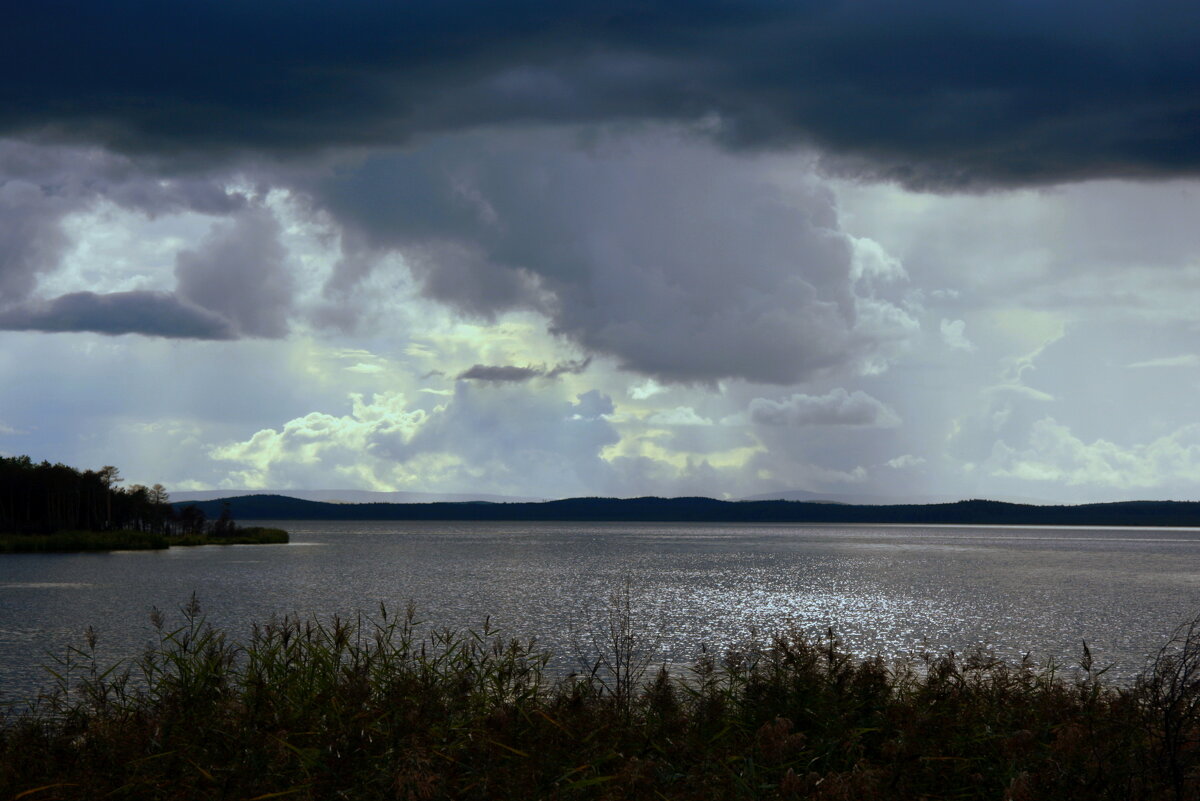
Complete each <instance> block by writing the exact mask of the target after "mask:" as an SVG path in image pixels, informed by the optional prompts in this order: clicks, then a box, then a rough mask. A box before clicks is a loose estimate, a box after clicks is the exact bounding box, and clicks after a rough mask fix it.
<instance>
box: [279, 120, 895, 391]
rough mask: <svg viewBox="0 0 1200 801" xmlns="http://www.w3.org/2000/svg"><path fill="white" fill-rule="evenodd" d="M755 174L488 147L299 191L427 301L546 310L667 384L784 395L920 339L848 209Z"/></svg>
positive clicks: (671, 146) (679, 144) (738, 162)
mask: <svg viewBox="0 0 1200 801" xmlns="http://www.w3.org/2000/svg"><path fill="white" fill-rule="evenodd" d="M748 164H749V163H748V162H747V161H745V160H743V159H737V158H732V157H730V156H728V155H725V154H722V153H720V152H716V151H714V150H713V149H712V148H710V147H706V146H701V145H698V144H697V143H696V142H695V141H693V140H690V139H688V138H687V137H675V136H671V135H668V134H662V133H660V134H653V133H645V134H643V135H641V136H638V137H633V138H629V137H618V138H616V139H614V140H612V141H607V140H605V141H600V140H598V141H596V142H593V143H592V144H591V145H590V146H589V147H587V148H581V147H579V146H578V143H577V142H576V141H575V140H573V139H572V138H571V137H570V136H569V135H565V134H560V133H556V132H546V131H540V132H532V131H525V132H522V133H519V134H518V133H495V132H489V133H487V134H469V135H460V136H455V137H443V138H441V139H440V140H438V141H436V142H433V143H430V144H429V145H428V146H426V147H423V148H420V149H415V150H411V151H406V152H404V153H381V154H377V155H374V156H371V157H369V158H367V159H366V160H365V161H363V162H362V163H360V164H356V165H349V166H347V167H346V168H345V169H342V170H339V171H337V172H335V173H331V174H329V175H328V176H322V177H321V178H319V179H318V180H315V181H313V182H311V183H309V184H307V185H301V186H299V188H300V189H301V191H304V192H305V193H307V194H308V196H309V197H311V199H312V201H313V203H314V204H315V205H316V206H317V207H319V208H320V209H321V210H322V211H323V212H326V213H328V214H329V215H330V216H331V217H332V218H333V219H334V220H336V221H337V222H338V223H340V224H341V226H343V227H344V229H345V230H346V231H347V232H348V233H349V235H348V236H346V237H344V238H343V240H342V242H343V247H345V246H346V243H348V242H349V243H355V244H354V245H353V246H352V247H356V248H367V249H374V250H376V251H378V252H380V253H386V252H392V251H396V252H399V253H401V254H402V255H403V256H404V260H405V262H406V263H407V264H409V265H410V266H411V267H412V269H413V273H414V274H415V275H416V277H417V279H418V280H419V281H420V282H421V284H422V289H423V291H424V293H425V294H426V295H427V296H429V297H432V298H435V299H437V300H440V301H443V302H446V303H449V304H451V305H453V306H455V307H457V308H459V309H462V310H464V311H468V312H471V313H473V314H477V315H482V316H485V317H486V316H491V315H494V314H496V313H499V312H502V311H505V310H509V309H514V308H533V309H536V310H538V311H540V312H542V313H543V314H545V315H546V316H547V317H548V319H549V321H550V329H551V331H552V332H553V333H555V334H559V335H562V336H564V337H566V338H569V339H571V340H572V341H574V342H575V343H577V344H578V345H579V346H580V347H582V348H583V349H584V350H585V351H587V352H588V353H592V354H609V355H612V356H614V357H616V358H617V359H618V363H619V364H620V366H621V367H622V368H625V369H629V370H633V371H636V372H640V373H643V374H646V375H652V376H656V377H660V378H663V379H665V380H669V381H677V382H706V383H711V382H714V381H718V380H720V379H723V378H747V379H750V380H754V381H760V382H767V383H775V384H786V383H791V382H794V381H799V380H804V379H807V378H811V377H813V376H815V375H819V374H825V373H834V372H841V371H851V372H852V371H856V370H859V369H861V368H863V367H864V366H866V365H868V364H869V363H873V362H875V361H876V360H877V359H878V358H880V357H881V356H885V355H886V354H887V353H888V352H889V351H890V350H891V349H892V348H893V346H894V345H895V344H896V343H897V342H900V341H902V340H905V339H907V338H908V337H909V336H910V335H911V334H912V333H913V331H914V330H915V325H916V323H915V321H914V320H913V319H912V318H911V317H910V316H909V315H908V314H907V313H906V312H905V311H903V310H902V309H901V308H900V307H898V306H897V305H895V303H894V302H892V301H893V300H894V298H891V299H889V298H888V297H887V296H886V294H882V293H886V292H887V291H889V290H888V289H887V288H886V287H884V286H882V285H885V284H888V283H889V282H888V280H885V279H884V278H882V277H881V280H880V281H879V282H873V281H866V282H860V281H859V277H858V275H857V272H856V264H857V263H858V261H859V259H858V255H857V249H856V248H857V246H856V244H855V242H854V240H853V239H852V238H851V237H849V236H847V235H846V234H845V232H843V231H842V230H841V229H840V225H839V221H838V213H837V208H836V206H835V204H834V199H833V196H832V194H831V193H830V192H828V191H827V190H823V189H820V188H818V187H814V186H809V187H805V188H802V189H797V190H795V191H794V192H787V193H785V192H784V191H782V190H780V189H779V187H777V186H775V185H774V184H772V183H771V181H770V180H769V177H767V176H764V174H762V173H760V172H758V171H756V170H754V169H747V167H748ZM364 261H365V260H364V259H363V258H362V256H361V253H358V252H355V251H352V252H351V253H349V254H348V255H347V257H346V258H345V259H344V263H354V264H363V263H364ZM896 272H897V273H899V275H897V276H892V278H902V277H903V275H902V271H900V270H897V271H896ZM334 280H340V278H339V277H338V276H335V279H334ZM874 283H879V284H880V285H881V286H880V288H879V289H878V292H877V290H876V289H875V288H874V287H873V286H869V285H867V284H874ZM496 287H500V288H501V289H500V290H494V291H493V288H496ZM339 291H342V290H341V289H339ZM518 377H520V378H528V377H532V374H528V373H522V374H520V376H517V375H511V376H510V380H515V379H516V378H518Z"/></svg>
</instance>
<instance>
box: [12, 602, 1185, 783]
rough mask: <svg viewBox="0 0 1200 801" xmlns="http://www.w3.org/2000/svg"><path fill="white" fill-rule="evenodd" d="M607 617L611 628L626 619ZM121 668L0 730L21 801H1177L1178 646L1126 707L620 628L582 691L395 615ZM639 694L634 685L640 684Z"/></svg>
mask: <svg viewBox="0 0 1200 801" xmlns="http://www.w3.org/2000/svg"><path fill="white" fill-rule="evenodd" d="M626 608H627V607H626ZM156 624H157V625H159V627H160V631H161V634H162V636H161V642H160V644H159V646H157V647H156V648H154V649H151V650H149V651H148V652H147V653H146V654H145V655H144V656H143V657H142V658H141V659H140V660H139V661H138V662H137V663H136V664H135V665H134V666H132V668H131V669H129V670H125V671H117V670H107V671H106V670H102V669H101V668H100V666H98V665H97V664H96V663H95V656H94V655H95V639H94V637H92V636H90V635H89V642H88V645H87V646H86V647H85V648H83V649H80V650H74V651H72V652H71V653H69V654H68V656H67V657H66V658H64V659H62V660H61V661H60V663H59V664H58V665H57V666H56V668H55V671H54V674H53V675H54V677H55V680H56V686H55V687H54V688H53V689H52V691H50V692H48V693H46V694H44V695H43V696H42V697H40V699H38V701H37V702H36V703H35V704H34V705H33V706H32V708H27V709H25V710H24V711H22V712H13V713H10V714H9V716H8V717H7V719H6V720H5V721H4V724H3V726H2V727H0V797H2V798H29V799H75V798H88V799H91V798H96V799H99V798H137V799H143V798H146V799H156V798H163V799H167V798H170V799H202V798H203V799H211V798H246V799H253V798H257V799H266V798H274V797H281V798H282V797H288V798H294V799H334V798H353V799H397V798H399V799H451V798H453V799H474V798H478V799H507V798H512V799H520V800H521V801H528V799H541V798H546V799H559V798H561V799H575V798H581V799H582V798H588V799H592V798H595V799H663V798H666V799H736V798H806V799H807V798H811V799H951V798H954V799H963V798H967V799H1011V801H1026V800H1029V799H1079V798H1089V799H1091V798H1099V799H1104V798H1110V799H1123V800H1124V799H1174V800H1175V801H1178V800H1179V799H1187V798H1196V797H1197V794H1198V793H1200V751H1198V748H1197V746H1198V743H1197V733H1198V723H1200V709H1198V706H1200V624H1197V623H1193V624H1192V625H1191V626H1189V627H1185V628H1184V629H1182V630H1181V631H1180V633H1179V635H1178V636H1177V637H1176V638H1175V639H1173V640H1172V642H1171V643H1170V644H1169V645H1168V646H1166V647H1165V648H1164V649H1163V651H1162V652H1161V653H1160V654H1159V656H1158V658H1157V659H1155V660H1154V662H1153V663H1152V664H1151V665H1150V666H1149V667H1148V668H1147V670H1146V672H1145V674H1144V675H1143V676H1142V677H1141V678H1140V679H1139V680H1138V681H1136V682H1135V683H1134V684H1132V685H1131V686H1126V687H1121V686H1112V685H1109V684H1107V683H1105V682H1103V681H1102V677H1101V676H1100V675H1099V673H1100V672H1099V671H1094V670H1093V668H1092V665H1091V664H1090V657H1088V656H1087V654H1086V648H1085V656H1084V660H1083V664H1082V665H1081V669H1080V670H1078V671H1076V672H1074V673H1072V674H1071V675H1070V676H1067V675H1065V674H1062V673H1059V672H1056V671H1055V670H1054V669H1052V668H1037V667H1035V666H1034V665H1032V664H1030V663H1028V662H1024V663H1020V664H1008V663H1005V662H1003V661H1000V660H997V659H994V658H992V657H990V656H988V655H987V654H985V653H975V654H972V655H969V656H967V657H958V656H955V655H954V654H947V655H944V656H939V657H927V658H925V659H923V660H918V661H916V662H914V663H911V664H898V665H887V664H885V663H884V662H882V661H881V660H879V659H868V660H858V659H855V658H852V657H851V656H849V655H847V654H846V653H844V652H843V651H842V650H841V649H840V648H839V645H838V642H837V641H836V639H835V638H833V637H832V636H828V637H824V638H816V639H813V638H810V637H806V636H804V635H803V634H799V633H787V634H781V635H779V636H776V637H774V638H773V639H771V640H770V641H767V642H761V643H754V644H749V645H747V646H746V647H745V648H742V649H739V650H736V651H731V652H729V653H726V654H724V655H723V656H721V657H720V658H710V657H705V658H703V659H701V661H700V662H699V663H698V664H697V665H695V666H694V667H693V668H692V669H691V670H690V672H688V673H686V674H684V675H682V676H672V675H668V674H667V673H666V672H665V671H660V672H659V673H658V674H657V675H656V676H653V677H649V676H646V677H644V676H643V675H642V673H641V668H642V666H643V665H644V662H643V661H642V658H641V657H640V656H639V654H640V650H639V649H640V641H639V639H638V638H637V637H636V636H635V632H634V630H633V629H632V627H631V626H630V625H629V619H628V616H627V615H623V614H621V612H620V608H619V607H618V609H617V613H616V614H613V615H610V618H609V620H608V622H607V625H606V627H604V631H602V632H601V636H600V637H598V638H596V639H595V640H594V641H593V643H594V644H601V645H602V650H600V651H597V652H596V653H594V654H593V655H592V656H591V657H590V658H589V660H590V665H589V667H588V669H587V670H585V671H582V672H581V673H579V674H574V675H571V676H567V677H565V678H554V677H553V676H552V674H551V672H549V671H548V670H547V659H548V657H547V655H546V654H544V653H543V652H541V651H540V650H538V649H537V648H536V646H534V645H533V644H532V643H527V642H518V641H513V640H509V639H506V638H505V637H503V636H502V635H501V634H500V633H499V632H497V631H496V630H494V629H492V628H491V627H490V626H488V625H486V624H485V625H484V626H483V628H482V629H480V630H478V631H463V632H455V631H448V630H440V631H429V632H425V633H422V631H421V629H420V627H419V625H418V624H417V622H416V621H415V620H414V617H413V614H412V612H411V610H410V611H409V613H408V614H407V615H406V616H404V617H402V618H401V619H399V620H396V619H393V618H389V617H388V615H387V613H386V610H381V614H380V617H379V618H378V619H374V620H366V619H362V618H359V619H357V620H353V621H345V620H338V619H334V620H332V621H329V622H320V621H316V620H296V619H284V620H279V621H275V622H272V623H269V624H267V625H263V626H260V627H256V628H255V629H254V630H253V632H252V634H251V635H250V636H249V638H248V640H247V641H246V642H245V643H243V644H235V643H233V642H231V641H230V640H229V639H228V638H227V637H226V636H225V634H224V633H222V632H220V631H216V630H214V629H212V628H210V627H208V626H207V625H205V623H204V621H203V619H202V617H201V616H200V615H199V610H198V609H197V607H196V606H195V605H194V604H192V605H189V607H188V608H186V609H185V610H184V618H183V622H182V625H181V626H179V627H178V628H169V627H167V628H164V627H163V626H162V618H161V616H158V617H157V619H156ZM647 679H648V680H647Z"/></svg>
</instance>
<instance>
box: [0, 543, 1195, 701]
mask: <svg viewBox="0 0 1200 801" xmlns="http://www.w3.org/2000/svg"><path fill="white" fill-rule="evenodd" d="M271 525H278V526H281V527H283V528H287V529H288V530H289V531H290V532H291V535H292V543H291V544H290V545H286V546H280V545H267V546H227V547H204V548H175V549H171V550H170V551H166V552H124V553H111V554H68V555H35V554H29V555H8V556H3V557H0V692H3V693H5V694H7V695H8V696H9V697H10V698H12V697H27V696H28V695H30V694H31V693H32V692H34V691H35V690H36V689H37V688H38V687H40V686H43V685H45V684H47V679H46V674H45V673H44V672H43V671H42V670H41V668H40V667H39V666H40V665H44V664H47V663H48V662H49V661H50V660H49V658H48V656H47V653H48V652H49V653H62V652H63V651H64V650H65V648H66V647H67V646H68V645H80V644H82V642H83V632H84V630H85V629H86V628H87V626H89V625H90V626H92V627H93V628H94V629H95V631H96V632H97V635H98V639H99V646H100V649H101V652H102V656H103V658H104V659H113V660H115V659H117V658H125V657H130V656H134V655H136V654H137V653H139V652H140V650H141V649H142V648H143V647H144V646H145V645H146V644H147V643H148V642H150V641H151V640H152V639H153V637H154V630H153V628H152V626H151V624H150V622H149V613H150V611H151V609H152V608H153V607H157V608H159V609H161V610H163V611H164V612H166V613H167V617H168V620H177V619H178V617H179V616H178V614H177V610H178V609H179V607H180V606H182V605H183V604H184V603H186V602H187V600H188V598H189V597H190V596H191V594H192V593H195V594H196V596H197V598H198V599H199V601H200V604H201V606H202V608H203V610H204V612H205V614H206V615H207V617H208V619H209V621H211V622H213V623H215V624H217V625H220V626H222V627H225V628H227V629H228V630H230V631H231V632H232V633H234V634H235V635H237V636H241V635H243V634H244V633H245V632H247V631H248V630H249V627H250V624H251V622H252V621H265V620H267V619H268V618H270V617H271V616H272V615H282V614H286V613H299V614H302V615H307V614H315V615H319V616H321V617H329V616H332V615H334V614H340V615H343V616H346V615H352V614H354V613H355V612H356V611H360V610H361V611H363V612H366V613H375V612H377V611H378V608H379V604H380V603H381V602H382V603H385V604H387V606H388V607H389V608H390V609H394V610H400V609H402V608H403V607H404V606H405V605H406V604H407V603H408V602H410V601H411V602H413V603H415V604H416V606H417V609H418V610H419V612H420V614H421V617H422V618H423V619H424V620H425V621H428V622H429V623H431V624H437V625H439V626H440V625H449V626H478V625H479V624H480V623H482V621H483V620H484V618H485V617H487V616H490V617H491V620H492V622H493V623H496V624H499V625H500V626H501V627H502V628H504V629H505V630H506V631H508V632H510V633H512V634H513V635H518V636H536V637H537V638H538V640H539V641H540V642H541V643H543V644H544V645H545V646H547V647H549V648H550V649H551V650H553V651H555V652H556V653H558V654H560V655H562V660H561V661H560V663H559V664H560V665H565V666H568V667H569V666H570V664H569V663H570V662H571V661H572V656H571V655H572V653H573V651H574V648H573V645H572V643H575V642H579V641H586V635H587V632H588V630H589V628H590V627H591V628H594V627H595V626H596V625H598V623H599V621H600V620H601V618H602V616H603V610H604V608H605V599H606V598H608V597H610V596H611V594H612V593H613V591H614V590H618V589H620V588H621V587H623V586H626V585H627V586H628V587H629V588H630V590H631V594H632V598H633V606H634V611H635V616H636V619H637V621H638V623H639V625H640V626H641V627H642V628H643V630H644V631H645V632H647V633H648V634H649V635H650V636H651V639H652V641H653V642H654V647H655V648H656V649H657V650H656V659H657V660H660V661H667V662H670V663H673V664H684V663H687V662H689V661H690V660H691V659H693V658H694V657H695V656H696V655H697V653H698V652H699V649H700V647H701V646H702V645H704V646H707V647H708V648H709V649H722V648H724V647H727V646H730V645H732V644H736V643H737V642H739V641H743V640H744V639H745V637H746V636H747V634H748V632H750V631H751V630H757V631H759V632H768V633H769V632H770V631H773V630H776V629H779V628H781V627H784V626H789V625H794V626H799V627H802V628H805V629H810V630H814V631H817V630H820V631H823V630H824V629H825V628H826V627H827V626H831V625H832V626H834V627H835V629H836V631H837V632H838V634H839V635H840V636H841V637H842V639H843V640H844V642H845V643H846V644H847V646H848V647H850V648H851V649H852V650H854V651H855V652H857V653H861V654H874V653H881V654H883V655H885V656H888V657H896V656H904V655H911V654H913V653H914V652H917V651H920V650H921V649H927V650H931V651H944V650H946V649H951V648H953V649H955V650H958V651H962V650H964V649H967V648H970V647H972V646H974V645H977V644H981V643H986V644H989V645H991V646H992V647H993V648H994V649H995V650H997V651H998V652H999V653H1001V654H1002V655H1005V656H1008V657H1014V658H1016V657H1019V656H1020V655H1021V654H1023V653H1025V652H1026V651H1031V652H1032V654H1033V656H1034V658H1036V659H1039V660H1043V661H1044V660H1045V659H1047V658H1051V657H1052V658H1054V659H1056V660H1058V661H1060V662H1062V663H1068V664H1073V663H1075V662H1077V660H1078V658H1079V655H1080V644H1081V641H1082V640H1087V642H1088V645H1089V646H1090V647H1091V650H1092V653H1093V655H1094V656H1095V658H1096V660H1097V662H1098V663H1100V664H1110V663H1111V664H1112V665H1113V668H1112V673H1111V675H1113V676H1115V677H1118V678H1122V679H1128V678H1129V677H1131V676H1133V675H1134V674H1135V673H1136V672H1137V671H1138V670H1140V669H1141V668H1142V667H1143V665H1144V664H1145V661H1146V658H1147V656H1148V655H1150V654H1152V653H1153V652H1155V651H1156V650H1157V649H1158V648H1159V647H1160V646H1161V645H1162V644H1163V643H1164V642H1165V641H1166V640H1167V639H1168V637H1169V636H1170V634H1171V632H1172V631H1173V629H1174V628H1175V627H1176V626H1177V625H1178V624H1180V623H1181V622H1183V621H1184V620H1186V619H1190V618H1191V617H1194V616H1195V615H1196V614H1197V613H1200V530H1195V529H1127V528H1126V529H1113V528H1084V529H1056V528H986V527H968V526H939V527H928V526H811V525H767V526H747V525H720V524H714V525H696V524H668V525H661V524H655V525H645V524H592V523H442V522H438V523H395V522H379V523H328V522H309V521H285V522H279V523H272V524H271Z"/></svg>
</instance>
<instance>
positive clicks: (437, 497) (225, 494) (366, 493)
mask: <svg viewBox="0 0 1200 801" xmlns="http://www.w3.org/2000/svg"><path fill="white" fill-rule="evenodd" d="M245 495H282V496H284V497H287V498H300V499H301V500H305V501H325V502H327V503H464V502H469V501H487V502H489V503H533V502H536V501H539V500H541V499H540V498H528V497H522V496H517V495H489V494H487V493H478V492H477V493H462V492H460V493H454V492H372V491H371V490H351V489H343V490H338V489H325V490H290V489H289V490H261V489H259V490H251V489H243V490H178V491H175V492H172V493H171V501H172V502H187V501H214V500H220V499H223V498H240V497H242V496H245Z"/></svg>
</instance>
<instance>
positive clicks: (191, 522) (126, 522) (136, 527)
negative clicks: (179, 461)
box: [0, 456, 233, 536]
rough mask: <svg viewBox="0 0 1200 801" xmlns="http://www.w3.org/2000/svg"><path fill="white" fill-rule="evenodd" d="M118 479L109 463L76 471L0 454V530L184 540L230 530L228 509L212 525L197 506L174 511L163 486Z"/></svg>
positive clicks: (60, 465) (119, 476)
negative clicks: (127, 532)
mask: <svg viewBox="0 0 1200 801" xmlns="http://www.w3.org/2000/svg"><path fill="white" fill-rule="evenodd" d="M122 481H123V479H122V478H121V474H120V471H119V470H117V468H116V467H113V466H112V465H107V466H105V467H102V468H100V469H99V470H77V469H75V468H73V467H69V466H67V465H65V464H61V463H56V464H51V463H50V462H47V461H43V462H40V463H38V462H34V461H33V460H32V459H30V458H29V457H28V456H11V457H3V456H0V532H8V533H12V534H52V533H54V532H56V531H112V530H116V529H126V530H132V531H146V532H154V533H159V534H165V535H168V536H183V535H187V534H199V533H203V532H205V531H209V530H213V533H217V534H220V533H223V531H224V530H225V529H229V530H231V531H232V529H233V521H232V519H230V518H229V513H228V511H227V510H226V511H225V512H224V513H223V514H222V515H221V519H219V520H217V521H215V522H214V523H213V524H211V525H210V524H208V521H207V517H206V515H205V513H204V512H203V510H201V509H200V508H199V507H197V506H187V507H184V508H182V509H178V510H176V509H175V508H173V507H172V506H171V504H170V496H169V495H168V493H167V490H166V488H165V487H163V485H162V484H155V485H154V486H152V487H146V486H143V485H141V484H134V485H131V486H129V487H121V486H119V485H120V484H121V483H122ZM214 529H215V530H214Z"/></svg>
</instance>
